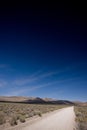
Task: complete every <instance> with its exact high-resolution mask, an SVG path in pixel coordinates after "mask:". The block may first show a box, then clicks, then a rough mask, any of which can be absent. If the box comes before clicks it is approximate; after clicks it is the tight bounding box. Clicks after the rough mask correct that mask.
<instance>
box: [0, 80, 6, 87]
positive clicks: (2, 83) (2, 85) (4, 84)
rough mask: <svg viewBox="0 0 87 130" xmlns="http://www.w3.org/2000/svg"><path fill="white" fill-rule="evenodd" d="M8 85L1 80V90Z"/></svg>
mask: <svg viewBox="0 0 87 130" xmlns="http://www.w3.org/2000/svg"><path fill="white" fill-rule="evenodd" d="M6 85H7V82H6V81H4V80H0V88H3V87H5V86H6Z"/></svg>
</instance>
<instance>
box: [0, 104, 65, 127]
mask: <svg viewBox="0 0 87 130" xmlns="http://www.w3.org/2000/svg"><path fill="white" fill-rule="evenodd" d="M66 106H67V105H50V104H49V105H48V104H22V103H4V102H2V103H0V125H2V124H3V123H6V121H8V122H9V123H10V125H11V126H14V125H17V124H18V122H19V121H20V122H22V123H24V122H25V121H26V119H27V118H30V117H33V116H36V115H37V116H39V117H41V116H42V114H43V113H47V112H50V111H54V110H57V109H60V108H63V107H66ZM18 120H19V121H18Z"/></svg>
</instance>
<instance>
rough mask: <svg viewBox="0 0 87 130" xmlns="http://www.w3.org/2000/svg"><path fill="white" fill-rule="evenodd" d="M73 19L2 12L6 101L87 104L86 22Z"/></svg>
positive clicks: (1, 82)
mask: <svg viewBox="0 0 87 130" xmlns="http://www.w3.org/2000/svg"><path fill="white" fill-rule="evenodd" d="M45 11H46V10H45ZM55 14H56V15H55ZM71 14H73V15H71ZM71 14H67V15H66V14H65V13H64V11H62V12H61V13H59V12H55V11H54V12H48V11H47V12H46V13H45V12H44V10H42V11H37V12H36V10H35V13H34V12H31V11H27V13H26V11H25V12H23V10H22V11H21V13H20V12H18V11H16V12H15V13H14V12H10V13H9V12H7V13H6V12H5V11H4V12H3V14H2V15H1V17H0V19H1V20H0V95H1V96H34V97H50V98H56V99H67V100H81V101H87V45H86V41H87V39H86V37H85V29H83V30H82V28H81V23H82V20H81V19H80V18H79V17H78V15H77V14H76V12H75V14H74V12H73V13H72V10H71ZM57 16H58V17H57ZM82 32H83V33H82Z"/></svg>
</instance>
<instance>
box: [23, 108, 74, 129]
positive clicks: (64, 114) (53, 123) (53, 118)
mask: <svg viewBox="0 0 87 130" xmlns="http://www.w3.org/2000/svg"><path fill="white" fill-rule="evenodd" d="M21 130H75V113H74V107H68V108H64V109H61V110H60V111H58V112H56V113H53V114H51V115H49V116H47V117H45V118H42V119H41V120H39V121H37V122H35V123H34V124H31V125H27V126H26V127H24V128H22V129H21Z"/></svg>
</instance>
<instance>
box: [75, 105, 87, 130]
mask: <svg viewBox="0 0 87 130" xmlns="http://www.w3.org/2000/svg"><path fill="white" fill-rule="evenodd" d="M75 113H76V122H77V123H78V127H79V128H78V129H79V130H87V106H76V107H75Z"/></svg>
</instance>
